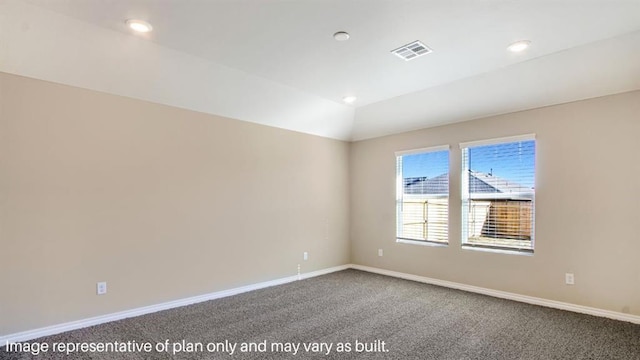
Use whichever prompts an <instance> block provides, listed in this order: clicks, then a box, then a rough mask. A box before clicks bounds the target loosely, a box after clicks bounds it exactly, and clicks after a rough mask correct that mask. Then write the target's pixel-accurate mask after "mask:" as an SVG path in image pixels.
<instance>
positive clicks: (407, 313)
mask: <svg viewBox="0 0 640 360" xmlns="http://www.w3.org/2000/svg"><path fill="white" fill-rule="evenodd" d="M167 339H168V340H169V342H170V345H169V349H168V352H155V351H153V352H151V353H146V352H132V353H122V352H109V353H91V352H84V353H83V352H74V353H72V354H71V355H69V356H66V355H65V354H63V353H59V352H51V349H49V352H47V353H46V354H40V355H39V356H32V355H30V354H25V353H20V354H19V353H8V352H6V349H5V348H0V359H30V358H37V359H70V358H71V359H171V358H174V359H227V358H237V359H272V358H323V359H351V358H356V357H358V358H367V359H369V358H370V359H492V360H493V359H509V360H512V359H640V325H634V324H631V323H625V322H620V321H614V320H609V319H604V318H598V317H594V316H589V315H582V314H576V313H571V312H566V311H561V310H554V309H549V308H544V307H539V306H534V305H528V304H523V303H518V302H513V301H509V300H502V299H496V298H492V297H488V296H483V295H478V294H473V293H467V292H463V291H457V290H451V289H447V288H441V287H437V286H431V285H426V284H421V283H416V282H412V281H405V280H400V279H395V278H390V277H386V276H380V275H375V274H370V273H366V272H361V271H356V270H346V271H341V272H337V273H333V274H329V275H325V276H320V277H316V278H313V279H309V280H303V281H297V282H294V283H290V284H285V285H280V286H277V287H272V288H267V289H262V290H257V291H253V292H249V293H244V294H240V295H236V296H233V297H228V298H224V299H219V300H214V301H208V302H204V303H200V304H195V305H191V306H187V307H182V308H178V309H172V310H167V311H162V312H158V313H154V314H149V315H145V316H140V317H137V318H132V319H126V320H121V321H116V322H112V323H108V324H103V325H98V326H94V327H91V328H86V329H80V330H75V331H70V332H67V333H63V334H59V335H55V336H49V337H45V338H41V339H38V340H35V341H37V342H46V343H48V344H50V346H52V344H53V343H55V342H58V343H77V342H87V343H89V342H94V343H105V342H110V343H114V342H116V341H120V342H127V341H136V342H137V343H139V344H141V343H145V342H148V343H151V345H152V346H155V344H156V343H164V342H165V341H166V340H167ZM183 339H184V340H186V341H187V342H190V343H202V346H203V351H196V352H191V353H185V352H179V353H176V354H175V355H173V354H172V353H171V352H172V343H174V342H180V341H181V340H183ZM225 340H228V341H229V342H230V343H231V344H232V343H237V344H238V345H236V348H235V353H234V354H233V356H230V355H229V353H228V352H223V351H224V349H222V348H219V349H213V348H211V350H218V351H214V352H209V351H207V349H206V346H207V344H208V343H218V342H224V341H225ZM265 341H266V343H264V342H265ZM249 342H254V343H256V344H260V345H261V346H262V345H263V344H266V345H267V349H266V352H258V350H263V349H262V348H258V349H252V350H255V351H252V352H244V353H241V352H240V346H241V345H242V343H249ZM314 342H315V343H328V344H332V348H331V349H330V351H329V353H328V355H327V354H326V353H327V349H326V348H324V349H322V350H323V353H319V352H311V350H313V349H310V350H309V351H306V350H305V349H304V347H303V346H304V345H300V348H299V349H298V353H297V354H296V355H293V354H292V353H285V352H275V351H271V346H272V344H273V343H293V344H304V343H307V344H309V343H314ZM356 342H358V344H360V345H358V346H362V344H363V343H364V344H367V345H368V346H366V347H365V350H369V351H370V352H357V350H358V349H356ZM382 342H384V349H383V346H382ZM339 343H341V344H342V346H343V347H342V352H338V349H337V346H338V345H339ZM3 345H4V344H3ZM347 345H348V346H350V347H351V348H350V349H348V348H347ZM175 350H179V349H178V347H177V346H176V349H175ZM194 350H198V349H194ZM227 350H230V349H229V348H227ZM281 350H287V349H285V348H283V349H281ZM290 350H292V351H293V350H294V349H293V348H292V349H290ZM360 350H362V349H360ZM383 350H386V351H383Z"/></svg>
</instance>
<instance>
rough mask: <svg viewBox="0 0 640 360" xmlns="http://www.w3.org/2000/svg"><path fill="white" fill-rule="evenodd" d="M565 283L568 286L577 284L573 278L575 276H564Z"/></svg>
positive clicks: (568, 274) (567, 274)
mask: <svg viewBox="0 0 640 360" xmlns="http://www.w3.org/2000/svg"><path fill="white" fill-rule="evenodd" d="M564 282H565V284H567V285H573V284H574V283H575V278H574V277H573V274H572V273H566V274H564Z"/></svg>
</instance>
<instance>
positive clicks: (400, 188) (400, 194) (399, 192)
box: [395, 145, 451, 247]
mask: <svg viewBox="0 0 640 360" xmlns="http://www.w3.org/2000/svg"><path fill="white" fill-rule="evenodd" d="M438 151H447V152H448V154H447V155H448V156H447V166H448V169H447V173H448V174H450V170H451V146H449V145H438V146H430V147H425V148H419V149H411V150H403V151H396V152H395V156H396V242H398V243H406V244H414V245H427V246H445V247H446V246H448V245H449V226H450V223H451V222H450V217H451V216H450V210H451V196H450V194H451V187H449V193H448V194H447V241H446V242H440V241H429V240H414V239H406V238H402V237H400V236H399V235H400V231H401V229H402V227H403V222H402V208H403V199H404V180H403V178H402V171H399V169H402V157H403V156H406V155H416V154H424V153H429V152H438Z"/></svg>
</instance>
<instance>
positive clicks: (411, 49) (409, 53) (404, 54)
mask: <svg viewBox="0 0 640 360" xmlns="http://www.w3.org/2000/svg"><path fill="white" fill-rule="evenodd" d="M431 52H433V50H431V49H429V47H428V46H427V45H425V44H423V43H421V42H420V41H414V42H412V43H410V44H407V45H403V46H401V47H399V48H397V49H395V50H392V51H391V53H393V54H394V55H395V56H397V57H399V58H401V59H403V60H404V61H409V60H413V59H415V58H418V57H420V56H422V55H427V54H429V53H431Z"/></svg>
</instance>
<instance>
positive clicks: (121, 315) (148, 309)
mask: <svg viewBox="0 0 640 360" xmlns="http://www.w3.org/2000/svg"><path fill="white" fill-rule="evenodd" d="M349 268H352V269H356V270H362V271H367V272H371V273H375V274H381V275H387V276H391V277H395V278H400V279H405V280H412V281H417V282H421V283H427V284H433V285H438V286H443V287H448V288H452V289H458V290H464V291H469V292H474V293H478V294H483V295H489V296H493V297H498V298H502V299H508V300H514V301H520V302H524V303H528V304H533V305H540V306H546V307H550V308H555V309H560V310H567V311H573V312H577V313H583V314H589V315H594V316H599V317H606V318H609V319H614V320H621V321H627V322H631V323H635V324H640V316H638V315H630V314H624V313H619V312H615V311H610V310H602V309H597V308H593V307H588V306H582V305H575V304H570V303H565V302H561V301H555V300H547V299H542V298H537V297H533V296H527V295H519V294H514V293H510V292H506V291H499V290H492V289H487V288H482V287H478V286H472V285H465V284H460V283H456V282H452V281H445V280H438V279H433V278H428V277H425V276H419V275H412V274H407V273H401V272H397V271H391V270H385V269H379V268H374V267H370V266H364V265H356V264H348V265H340V266H335V267H331V268H327V269H321V270H317V271H312V272H308V273H304V274H300V275H293V276H288V277H285V278H280V279H275V280H270V281H265V282H261V283H257V284H251V285H247V286H241V287H237V288H233V289H228V290H222V291H217V292H214V293H209V294H204V295H198V296H193V297H189V298H185V299H180V300H175V301H169V302H165V303H161V304H156V305H150V306H144V307H140V308H136V309H131V310H125V311H120V312H117V313H112V314H107V315H102V316H95V317H91V318H88V319H83V320H77V321H71V322H67V323H63V324H58V325H52V326H47V327H43V328H39V329H34V330H28V331H23V332H19V333H15V334H9V335H5V336H0V346H4V345H5V344H6V343H11V342H21V341H29V340H33V339H37V338H40V337H43V336H49V335H55V334H59V333H62V332H65V331H71V330H76V329H80V328H85V327H89V326H94V325H99V324H104V323H108V322H111V321H116V320H122V319H126V318H130V317H135V316H140V315H145V314H150V313H154V312H157V311H162V310H168V309H173V308H177V307H181V306H186V305H191V304H196V303H200V302H203V301H209V300H215V299H220V298H223V297H227V296H232V295H237V294H241V293H244V292H248V291H253V290H258V289H263V288H267V287H271V286H276V285H282V284H286V283H290V282H294V281H296V280H301V279H309V278H312V277H316V276H320V275H325V274H329V273H332V272H336V271H341V270H346V269H349Z"/></svg>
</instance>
